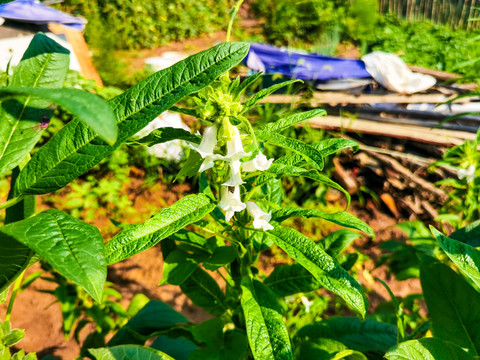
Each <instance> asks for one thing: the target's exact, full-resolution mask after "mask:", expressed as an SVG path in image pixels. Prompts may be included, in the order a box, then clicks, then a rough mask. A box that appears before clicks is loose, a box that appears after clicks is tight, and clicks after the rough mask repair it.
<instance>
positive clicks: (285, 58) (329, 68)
mask: <svg viewBox="0 0 480 360" xmlns="http://www.w3.org/2000/svg"><path fill="white" fill-rule="evenodd" d="M244 62H245V63H246V65H247V66H248V67H250V68H251V69H252V70H255V71H264V72H265V73H267V74H268V73H274V74H282V75H285V76H288V77H291V78H295V79H302V80H319V81H328V80H333V79H347V78H371V75H370V74H369V73H368V72H367V70H365V64H364V63H363V61H361V60H348V59H340V58H335V57H329V56H323V55H318V54H311V53H306V52H305V53H303V52H296V51H290V50H283V49H280V48H277V47H275V46H271V45H266V44H257V43H252V44H250V51H249V53H248V55H247V57H246V58H245V60H244Z"/></svg>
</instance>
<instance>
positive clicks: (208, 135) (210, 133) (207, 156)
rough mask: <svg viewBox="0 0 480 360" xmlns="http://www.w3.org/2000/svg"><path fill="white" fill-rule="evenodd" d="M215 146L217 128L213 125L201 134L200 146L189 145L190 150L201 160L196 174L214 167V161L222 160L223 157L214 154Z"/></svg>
mask: <svg viewBox="0 0 480 360" xmlns="http://www.w3.org/2000/svg"><path fill="white" fill-rule="evenodd" d="M216 145H217V126H216V125H215V124H214V125H212V126H209V127H207V128H206V129H205V131H204V132H203V137H202V141H201V142H200V145H191V148H192V149H194V150H196V151H198V153H199V154H200V156H201V157H202V158H203V162H202V165H200V168H199V169H198V172H203V171H205V170H208V169H210V168H211V167H213V166H214V165H215V160H219V159H222V158H223V156H222V155H219V154H214V153H213V150H214V149H215V146H216Z"/></svg>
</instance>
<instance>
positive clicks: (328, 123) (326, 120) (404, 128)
mask: <svg viewBox="0 0 480 360" xmlns="http://www.w3.org/2000/svg"><path fill="white" fill-rule="evenodd" d="M308 123H309V125H310V126H312V127H314V128H322V129H330V130H341V131H345V132H360V133H365V134H372V135H379V136H388V137H394V138H400V139H407V140H413V141H418V142H424V143H428V144H435V145H442V146H455V145H460V144H463V142H464V141H465V140H474V139H475V137H476V135H475V134H473V133H470V132H465V131H454V130H444V129H431V128H425V127H422V126H415V125H397V124H391V123H381V122H378V121H370V120H361V119H350V118H346V117H343V118H342V117H338V116H318V117H315V118H313V119H311V120H309V121H308Z"/></svg>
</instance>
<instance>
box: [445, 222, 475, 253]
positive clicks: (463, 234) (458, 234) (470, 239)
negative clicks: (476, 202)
mask: <svg viewBox="0 0 480 360" xmlns="http://www.w3.org/2000/svg"><path fill="white" fill-rule="evenodd" d="M450 238H451V239H454V240H457V241H461V242H463V243H465V244H467V245H470V246H473V247H479V246H480V220H477V221H474V222H472V223H470V224H468V225H467V226H465V227H464V228H461V229H458V230H457V231H455V232H453V233H451V234H450Z"/></svg>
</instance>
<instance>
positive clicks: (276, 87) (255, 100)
mask: <svg viewBox="0 0 480 360" xmlns="http://www.w3.org/2000/svg"><path fill="white" fill-rule="evenodd" d="M296 82H303V81H302V80H298V79H294V80H288V81H284V82H282V83H280V84H275V85H272V86H270V87H269V88H266V89H262V90H260V91H259V92H257V93H256V94H255V95H254V96H253V97H252V98H251V99H249V100H248V101H246V102H245V104H244V105H243V109H244V110H243V112H245V111H247V110H250V109H251V108H253V107H254V106H255V104H256V103H258V102H259V101H260V100H262V99H264V98H266V97H267V96H268V95H270V94H272V93H274V92H275V91H277V90H279V89H281V88H283V87H285V86H288V85H290V84H293V83H296Z"/></svg>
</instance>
